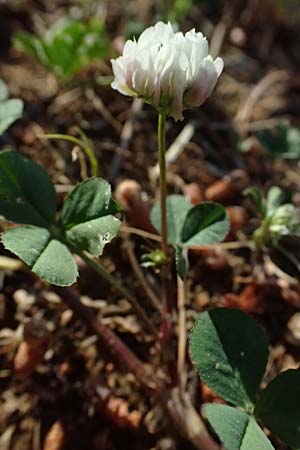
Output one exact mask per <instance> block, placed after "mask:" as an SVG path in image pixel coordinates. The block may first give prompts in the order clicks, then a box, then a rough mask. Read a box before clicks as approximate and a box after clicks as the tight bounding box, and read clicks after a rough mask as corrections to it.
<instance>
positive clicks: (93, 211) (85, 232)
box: [61, 178, 121, 256]
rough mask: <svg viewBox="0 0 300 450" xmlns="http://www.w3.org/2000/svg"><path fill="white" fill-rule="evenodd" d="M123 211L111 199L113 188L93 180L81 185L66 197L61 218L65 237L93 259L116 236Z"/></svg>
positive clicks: (103, 182)
mask: <svg viewBox="0 0 300 450" xmlns="http://www.w3.org/2000/svg"><path fill="white" fill-rule="evenodd" d="M119 211H120V208H119V206H118V205H117V204H116V202H115V201H114V200H113V199H112V196H111V187H110V185H109V184H108V183H107V181H105V180H103V179H101V178H91V179H89V180H86V181H83V182H82V183H80V184H78V185H77V186H76V187H75V189H74V190H73V191H72V192H71V193H70V194H69V196H68V197H67V199H66V201H65V203H64V206H63V210H62V216H61V223H62V226H63V227H64V228H65V231H66V237H67V239H68V241H70V242H71V243H72V244H73V245H74V246H76V247H78V248H80V249H81V250H86V251H88V252H89V253H91V254H92V255H94V256H99V255H101V254H102V252H103V248H104V246H105V245H106V244H107V243H108V242H110V241H111V240H112V239H113V238H114V237H115V236H116V234H117V232H118V230H119V228H120V225H121V221H120V220H119V219H118V218H116V217H115V214H116V213H118V212H119Z"/></svg>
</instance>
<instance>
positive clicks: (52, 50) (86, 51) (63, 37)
mask: <svg viewBox="0 0 300 450" xmlns="http://www.w3.org/2000/svg"><path fill="white" fill-rule="evenodd" d="M15 46H16V47H17V48H19V49H22V50H24V51H25V52H27V53H29V54H31V55H32V56H34V57H35V58H37V59H38V61H39V62H40V63H41V64H43V65H44V66H45V67H47V68H48V69H49V70H51V71H52V72H54V73H55V74H56V75H57V77H59V78H62V79H70V78H72V77H73V76H74V75H75V74H76V72H78V71H79V70H80V69H82V68H83V67H84V66H86V65H87V64H89V63H90V62H91V61H92V60H96V59H102V58H105V57H106V56H107V53H108V47H109V40H108V38H107V34H106V30H105V27H104V24H103V23H102V22H101V21H100V20H99V19H98V18H96V17H92V18H91V19H90V20H89V21H88V22H87V23H83V22H81V21H78V20H75V19H71V18H64V19H60V20H59V21H58V22H56V23H55V24H54V25H53V26H52V27H51V28H50V29H49V31H48V32H47V33H46V35H45V37H43V38H40V37H38V36H36V35H34V34H30V33H25V32H20V33H17V34H16V35H15Z"/></svg>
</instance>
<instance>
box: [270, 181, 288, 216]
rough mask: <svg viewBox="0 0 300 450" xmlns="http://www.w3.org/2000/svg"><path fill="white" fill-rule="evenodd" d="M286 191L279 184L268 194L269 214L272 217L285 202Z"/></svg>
mask: <svg viewBox="0 0 300 450" xmlns="http://www.w3.org/2000/svg"><path fill="white" fill-rule="evenodd" d="M283 200H284V192H283V190H282V189H280V187H278V186H272V187H271V188H270V189H269V191H268V194H267V216H268V217H271V216H272V215H273V214H274V213H275V212H276V211H277V209H278V208H279V206H280V205H281V204H282V203H283Z"/></svg>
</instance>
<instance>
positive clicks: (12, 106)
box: [0, 98, 23, 136]
mask: <svg viewBox="0 0 300 450" xmlns="http://www.w3.org/2000/svg"><path fill="white" fill-rule="evenodd" d="M22 114H23V102H22V100H20V99H18V98H13V99H11V100H6V101H5V102H2V103H0V136H1V134H3V133H4V132H5V131H6V130H7V129H8V128H9V127H10V126H11V125H12V124H13V123H14V122H15V121H16V120H17V119H20V117H22Z"/></svg>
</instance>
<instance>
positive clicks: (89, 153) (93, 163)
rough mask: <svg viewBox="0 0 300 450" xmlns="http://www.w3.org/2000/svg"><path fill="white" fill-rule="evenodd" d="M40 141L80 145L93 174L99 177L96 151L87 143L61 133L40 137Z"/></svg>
mask: <svg viewBox="0 0 300 450" xmlns="http://www.w3.org/2000/svg"><path fill="white" fill-rule="evenodd" d="M38 137H39V138H40V139H59V140H63V141H68V142H72V143H73V144H76V145H79V147H81V148H82V150H83V151H84V152H85V154H86V156H87V157H88V159H89V161H90V165H91V174H92V176H93V177H98V176H99V165H98V161H97V158H96V156H95V153H94V150H93V149H92V147H91V146H90V145H88V144H87V142H86V141H83V140H81V139H78V138H76V137H74V136H70V135H68V134H60V133H49V134H43V135H40V136H38Z"/></svg>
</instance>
